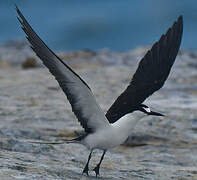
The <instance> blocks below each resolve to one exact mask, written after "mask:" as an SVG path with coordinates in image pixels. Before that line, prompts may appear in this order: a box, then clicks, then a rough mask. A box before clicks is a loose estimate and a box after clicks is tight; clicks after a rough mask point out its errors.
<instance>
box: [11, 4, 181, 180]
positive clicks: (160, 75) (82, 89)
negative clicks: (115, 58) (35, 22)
mask: <svg viewBox="0 0 197 180" xmlns="http://www.w3.org/2000/svg"><path fill="white" fill-rule="evenodd" d="M15 7H16V12H17V14H18V16H17V19H18V21H19V22H20V24H21V28H22V30H23V31H24V33H25V34H26V38H27V40H28V41H29V43H30V47H31V48H32V50H33V51H34V52H35V53H36V55H37V56H38V57H39V58H40V60H41V61H42V63H43V64H44V65H45V66H46V67H47V68H48V70H49V71H50V72H51V74H52V75H53V76H54V77H55V79H56V80H57V82H58V83H59V85H60V87H61V89H62V90H63V92H64V93H65V95H66V97H67V99H68V101H69V102H70V104H71V107H72V111H73V112H74V114H75V116H76V118H77V119H78V121H79V123H80V124H81V126H82V127H83V129H84V131H83V132H82V133H80V134H79V135H78V137H77V138H74V139H72V140H69V141H68V142H74V143H79V144H82V145H84V146H86V147H87V148H88V149H89V150H90V154H89V156H88V160H87V163H86V165H85V167H84V169H83V172H82V173H85V174H87V176H88V175H89V162H90V159H91V157H92V152H93V150H95V149H100V150H102V151H103V153H102V156H101V159H100V161H99V163H98V164H97V165H96V167H95V168H94V169H93V171H95V174H96V177H97V176H98V175H100V171H99V170H100V166H101V163H102V161H103V159H104V156H105V153H106V151H107V150H108V149H111V148H113V147H116V146H118V145H121V144H123V143H124V142H125V141H126V140H127V139H128V137H129V135H130V133H131V131H132V129H133V128H134V127H135V125H136V124H137V122H138V121H139V120H141V119H143V118H144V117H145V116H147V115H154V116H164V115H163V114H161V113H158V112H154V111H152V110H151V109H150V108H149V107H148V106H147V105H145V104H143V102H144V101H145V99H146V98H148V97H149V96H151V95H152V94H153V93H154V92H156V91H157V90H159V89H160V88H161V87H163V85H164V83H165V81H166V79H167V78H168V76H169V73H170V70H171V68H172V65H173V64H174V62H175V59H176V56H177V54H178V51H179V48H180V44H181V39H182V32H183V17H182V15H181V16H179V17H178V19H177V20H176V21H175V22H174V23H173V25H172V26H171V27H170V28H169V29H168V30H167V32H166V33H165V34H163V35H162V36H161V37H160V39H159V40H158V41H157V42H155V43H154V44H153V46H152V47H151V49H150V50H148V52H147V53H146V54H145V56H144V57H143V58H142V59H141V60H140V61H139V64H138V67H137V70H136V72H135V73H134V75H133V77H132V79H131V81H130V83H129V85H128V87H127V88H126V90H125V91H123V93H122V94H121V95H120V96H119V97H118V98H117V99H116V100H115V102H114V103H113V104H112V105H111V107H110V108H109V110H108V111H107V113H106V114H105V113H104V111H103V110H102V109H101V107H100V106H99V105H98V103H97V102H96V99H95V97H94V95H93V92H92V90H91V88H90V87H89V85H88V84H87V83H86V82H85V81H84V80H83V79H82V78H81V77H80V76H79V75H78V74H77V73H76V72H75V71H74V70H73V69H71V68H70V67H69V66H68V65H67V64H66V62H65V61H63V60H62V59H60V58H59V57H58V56H57V55H56V54H55V53H54V52H53V51H52V50H51V49H50V48H49V47H48V46H47V45H46V44H45V43H44V42H43V41H42V40H41V39H40V37H39V36H38V35H37V34H36V32H35V31H34V29H33V28H32V27H31V26H30V24H29V23H28V21H27V20H26V18H25V17H24V15H23V14H22V12H21V11H20V10H19V8H18V7H17V5H15Z"/></svg>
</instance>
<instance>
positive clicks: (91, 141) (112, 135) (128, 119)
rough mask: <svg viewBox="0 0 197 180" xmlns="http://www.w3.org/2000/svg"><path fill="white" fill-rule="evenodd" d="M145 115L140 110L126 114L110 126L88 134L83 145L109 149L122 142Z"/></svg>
mask: <svg viewBox="0 0 197 180" xmlns="http://www.w3.org/2000/svg"><path fill="white" fill-rule="evenodd" d="M145 116H146V115H145V114H144V113H141V112H140V113H132V114H127V115H125V116H123V117H122V118H120V119H119V120H118V121H116V122H115V123H113V124H111V125H110V126H108V127H106V128H104V129H101V130H98V131H97V132H95V133H93V134H90V135H88V136H87V137H86V138H85V140H84V145H86V146H87V147H88V148H89V149H94V148H98V149H109V148H113V147H115V146H118V145H120V144H123V143H124V142H125V141H126V139H127V138H128V136H129V135H130V134H131V131H132V129H133V128H134V127H135V125H136V124H137V122H138V121H139V120H140V119H142V118H143V117H145Z"/></svg>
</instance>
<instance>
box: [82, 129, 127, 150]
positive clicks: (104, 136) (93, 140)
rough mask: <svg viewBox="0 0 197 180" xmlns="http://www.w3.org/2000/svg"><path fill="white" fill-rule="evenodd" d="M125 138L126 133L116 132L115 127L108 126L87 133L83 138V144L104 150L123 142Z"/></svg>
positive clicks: (90, 147)
mask: <svg viewBox="0 0 197 180" xmlns="http://www.w3.org/2000/svg"><path fill="white" fill-rule="evenodd" d="M127 138H128V135H127V134H125V133H118V131H117V129H115V128H113V127H110V128H107V129H103V130H100V131H98V132H95V133H93V134H90V135H88V136H87V137H86V138H85V141H84V144H85V145H86V146H87V147H88V148H89V149H94V148H95V149H103V150H105V149H110V148H113V147H115V146H118V145H120V144H122V143H124V142H125V141H126V139H127Z"/></svg>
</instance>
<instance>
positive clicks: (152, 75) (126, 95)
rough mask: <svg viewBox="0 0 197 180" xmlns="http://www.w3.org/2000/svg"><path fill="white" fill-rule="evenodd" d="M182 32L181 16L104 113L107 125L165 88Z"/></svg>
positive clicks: (155, 45)
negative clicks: (107, 121)
mask: <svg viewBox="0 0 197 180" xmlns="http://www.w3.org/2000/svg"><path fill="white" fill-rule="evenodd" d="M182 32H183V18H182V16H180V17H179V18H178V20H177V21H176V22H175V23H174V24H173V26H172V27H171V28H169V29H168V31H167V32H166V34H165V35H162V36H161V38H160V40H159V41H158V42H156V43H155V44H154V45H153V46H152V48H151V50H149V51H148V52H147V53H146V55H145V56H144V58H143V59H142V60H141V61H140V62H139V65H138V68H137V70H136V72H135V74H134V75H133V78H132V80H131V82H130V84H129V86H128V87H127V88H126V90H125V91H124V92H123V93H122V94H121V95H120V96H119V97H118V98H117V99H116V101H115V102H114V103H113V104H112V106H111V107H110V108H109V110H108V111H107V113H106V117H107V119H108V120H109V122H110V123H114V122H115V121H117V120H118V119H119V118H120V117H122V116H124V115H125V114H127V113H129V112H132V111H134V110H136V109H137V108H138V107H139V105H140V104H141V103H142V102H143V101H144V100H145V99H146V98H147V97H149V96H150V95H152V94H153V93H154V92H155V91H157V90H159V89H160V88H161V87H162V86H163V85H164V83H165V81H166V79H167V77H168V75H169V73H170V70H171V67H172V65H173V64H174V61H175V59H176V56H177V54H178V51H179V47H180V44H181V38H182Z"/></svg>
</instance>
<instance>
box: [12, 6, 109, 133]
mask: <svg viewBox="0 0 197 180" xmlns="http://www.w3.org/2000/svg"><path fill="white" fill-rule="evenodd" d="M16 11H17V13H18V15H19V17H20V18H18V20H19V22H20V23H21V25H22V29H23V31H24V32H25V34H26V35H27V37H26V38H27V39H28V41H29V42H30V44H31V48H32V49H33V50H34V52H35V53H36V55H37V56H38V57H39V58H40V59H41V60H42V62H43V64H44V65H45V66H46V67H47V68H48V69H49V71H50V72H51V73H52V74H53V76H55V78H56V80H57V81H58V83H59V85H60V87H61V88H62V90H63V91H64V93H65V94H66V96H67V98H68V100H69V102H70V104H71V106H72V111H73V112H74V114H75V115H76V117H77V118H78V120H79V121H80V123H81V125H82V127H83V128H84V129H85V131H86V132H93V131H95V130H96V129H97V128H101V127H104V126H108V125H109V122H108V121H107V119H106V117H105V115H104V113H103V111H102V110H101V108H100V107H99V105H98V104H97V102H96V100H95V98H94V96H93V94H92V92H91V90H90V88H89V86H88V85H87V84H86V83H85V82H84V81H83V80H82V79H81V78H80V77H79V75H77V74H76V73H75V72H74V71H73V70H72V69H71V68H70V67H69V66H68V65H66V63H65V62H64V61H62V60H61V59H60V58H59V57H57V55H56V54H55V53H54V52H53V51H51V50H50V49H49V48H48V47H47V46H46V44H45V43H44V42H43V41H42V40H41V39H40V38H39V36H38V35H37V34H36V33H35V31H34V30H33V29H32V27H31V26H30V25H29V23H28V22H27V20H26V19H25V17H24V16H23V14H22V13H21V12H20V10H19V9H18V8H17V7H16Z"/></svg>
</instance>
